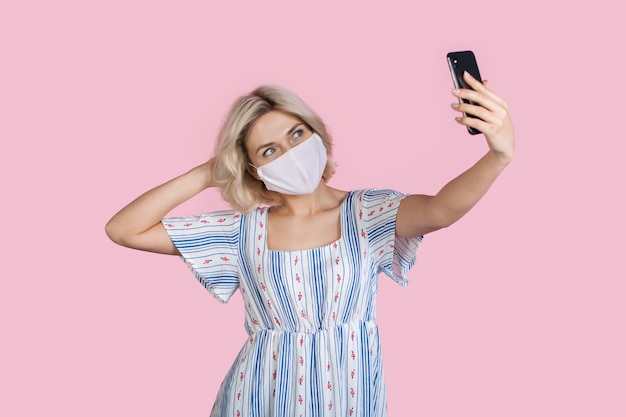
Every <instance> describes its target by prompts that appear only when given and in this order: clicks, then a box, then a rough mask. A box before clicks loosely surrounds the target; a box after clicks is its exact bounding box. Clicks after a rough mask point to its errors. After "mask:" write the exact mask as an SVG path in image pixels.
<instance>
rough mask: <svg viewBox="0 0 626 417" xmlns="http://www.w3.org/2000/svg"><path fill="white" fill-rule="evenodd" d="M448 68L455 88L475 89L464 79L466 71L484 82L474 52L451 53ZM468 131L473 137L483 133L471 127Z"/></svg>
mask: <svg viewBox="0 0 626 417" xmlns="http://www.w3.org/2000/svg"><path fill="white" fill-rule="evenodd" d="M448 66H449V67H450V74H451V75H452V81H453V82H454V86H455V87H456V88H467V89H470V90H473V88H472V87H470V86H469V85H467V83H466V82H465V80H464V79H463V72H464V71H467V72H469V73H470V75H471V76H472V77H474V78H476V79H477V80H478V81H480V82H482V78H480V71H478V64H477V63H476V56H474V52H472V51H460V52H450V53H449V54H448ZM461 101H462V102H463V103H469V104H476V103H473V102H472V101H470V100H466V99H464V98H462V99H461ZM463 115H464V116H468V117H476V116H473V115H471V114H466V113H463ZM467 130H468V132H469V133H470V134H472V135H477V134H479V133H482V132H481V131H480V130H478V129H474V128H473V127H469V126H468V127H467Z"/></svg>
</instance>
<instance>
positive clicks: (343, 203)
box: [261, 190, 354, 254]
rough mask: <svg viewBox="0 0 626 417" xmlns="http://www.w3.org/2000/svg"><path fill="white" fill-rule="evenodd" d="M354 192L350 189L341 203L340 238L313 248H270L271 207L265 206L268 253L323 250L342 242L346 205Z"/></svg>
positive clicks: (265, 245) (264, 220) (266, 247)
mask: <svg viewBox="0 0 626 417" xmlns="http://www.w3.org/2000/svg"><path fill="white" fill-rule="evenodd" d="M353 193H354V190H350V191H348V193H347V194H346V196H345V197H344V199H343V200H342V201H341V204H340V205H339V232H340V235H339V239H336V240H334V241H332V242H330V243H327V244H325V245H322V246H316V247H313V248H307V249H293V250H283V249H270V247H269V245H268V244H267V235H268V233H267V225H268V221H267V217H268V215H269V207H264V210H263V212H262V213H261V214H262V216H263V223H265V233H263V246H264V249H265V251H266V252H268V253H285V254H289V253H292V254H293V253H305V252H312V251H316V250H323V249H327V248H330V247H331V246H333V245H336V244H339V243H341V241H342V240H343V238H344V233H345V231H344V230H343V224H344V222H345V221H346V216H347V213H346V205H347V202H348V199H349V198H350V197H351V196H352V194H353Z"/></svg>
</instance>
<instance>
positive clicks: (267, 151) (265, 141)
mask: <svg viewBox="0 0 626 417" xmlns="http://www.w3.org/2000/svg"><path fill="white" fill-rule="evenodd" d="M312 134H313V132H312V131H311V129H310V128H309V127H308V126H307V125H306V124H305V123H304V122H303V121H302V120H300V119H298V118H297V117H294V116H291V115H289V114H286V113H283V112H281V111H277V110H272V111H270V112H269V113H266V114H264V115H263V116H261V117H260V118H259V119H258V120H257V121H256V122H255V123H254V125H253V126H252V128H251V129H250V132H249V134H248V138H247V140H246V150H247V152H248V158H249V159H250V162H251V163H252V165H254V166H256V167H261V166H263V165H265V164H267V163H268V162H271V161H273V160H274V159H276V158H278V157H279V156H280V155H283V154H284V153H285V152H287V151H288V150H289V149H291V148H293V147H294V146H297V145H299V144H300V143H302V142H304V141H305V140H307V139H308V138H310V137H311V135H312Z"/></svg>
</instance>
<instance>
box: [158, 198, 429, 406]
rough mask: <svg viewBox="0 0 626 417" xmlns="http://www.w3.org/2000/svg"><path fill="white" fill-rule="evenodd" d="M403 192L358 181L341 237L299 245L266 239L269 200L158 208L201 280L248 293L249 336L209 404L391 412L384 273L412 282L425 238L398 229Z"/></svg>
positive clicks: (216, 288)
mask: <svg viewBox="0 0 626 417" xmlns="http://www.w3.org/2000/svg"><path fill="white" fill-rule="evenodd" d="M402 198H404V195H403V194H401V193H399V192H396V191H391V190H375V189H369V190H359V191H351V192H350V193H349V194H348V196H347V197H346V199H345V200H344V201H343V202H342V205H341V237H340V238H339V240H337V241H335V242H332V243H330V244H328V245H326V246H322V247H319V248H315V249H305V250H298V251H274V250H270V249H268V248H267V241H266V232H265V226H266V224H267V209H266V208H259V209H257V210H256V211H254V212H252V213H250V214H246V215H244V214H240V213H237V212H234V211H221V212H215V213H211V214H204V215H201V216H198V217H188V218H167V219H163V224H164V226H165V228H166V230H167V232H168V233H169V235H170V237H171V239H172V241H173V242H174V244H175V245H176V247H177V248H178V249H179V251H180V253H181V254H182V258H183V259H184V261H185V262H186V264H187V265H188V266H189V268H190V269H191V270H192V272H193V273H194V275H195V276H196V278H197V279H198V280H199V281H200V282H201V283H202V285H203V286H204V287H205V288H206V289H207V290H208V291H209V292H211V294H213V295H214V296H215V297H216V298H217V299H218V300H219V301H221V302H227V301H228V299H229V298H230V297H231V295H232V294H233V293H234V292H235V291H236V290H237V289H238V288H239V290H240V291H241V294H242V297H243V299H244V303H245V308H246V322H245V327H246V331H247V332H248V334H249V337H248V340H247V341H246V343H245V345H244V346H243V348H242V349H241V351H240V353H239V355H238V356H237V358H236V360H235V362H234V363H233V365H232V367H231V369H230V371H229V372H228V374H227V375H226V378H225V379H224V381H223V383H222V386H221V388H220V391H219V393H218V396H217V400H216V402H215V405H214V407H213V411H212V413H211V416H214V417H216V416H220V417H223V416H228V417H231V416H232V417H248V416H259V417H268V416H289V417H293V416H296V417H297V416H303V417H305V416H306V417H317V416H353V417H356V416H360V417H365V416H367V417H374V416H385V415H386V394H385V383H384V374H383V366H382V361H381V351H380V344H379V337H378V328H377V325H376V323H375V321H374V320H375V318H376V303H375V301H376V293H377V289H378V281H377V276H378V274H379V273H381V272H382V273H385V274H386V275H388V276H389V277H391V278H392V279H394V280H395V281H396V282H398V283H399V284H401V285H407V284H408V280H407V277H406V272H407V270H408V269H410V268H411V267H412V266H413V264H414V263H415V260H416V251H417V247H418V245H419V244H420V242H421V241H422V237H418V238H414V239H403V238H396V237H395V222H396V214H397V210H398V206H399V205H400V201H401V200H402Z"/></svg>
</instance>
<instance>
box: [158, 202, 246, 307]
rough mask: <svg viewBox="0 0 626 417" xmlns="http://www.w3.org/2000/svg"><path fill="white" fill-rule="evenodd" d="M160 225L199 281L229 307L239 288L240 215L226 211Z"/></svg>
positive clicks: (179, 219)
mask: <svg viewBox="0 0 626 417" xmlns="http://www.w3.org/2000/svg"><path fill="white" fill-rule="evenodd" d="M161 223H163V226H164V227H165V230H166V231H167V233H168V235H169V236H170V239H172V242H173V243H174V245H175V246H176V248H177V249H178V251H179V252H180V253H181V258H182V259H183V261H185V264H187V266H188V267H189V269H190V270H191V271H192V272H193V274H194V276H195V277H196V279H197V280H198V281H199V282H200V283H201V284H202V285H203V286H204V287H205V288H206V289H207V290H208V291H209V292H210V293H211V294H213V296H214V297H215V298H217V300H218V301H220V302H222V303H226V302H227V301H228V299H229V298H230V297H231V296H232V295H233V294H234V293H235V291H236V290H237V288H238V287H239V250H238V248H239V230H240V225H241V214H240V213H237V212H235V211H232V210H225V211H217V212H214V213H208V214H202V215H200V216H192V217H184V218H183V217H169V218H165V219H163V220H161Z"/></svg>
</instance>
